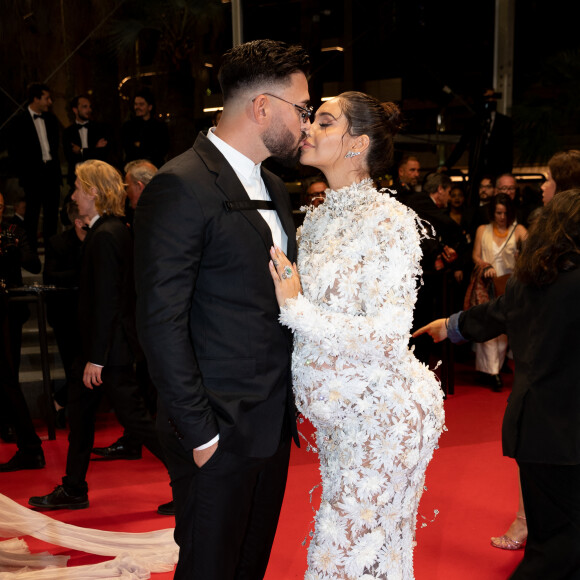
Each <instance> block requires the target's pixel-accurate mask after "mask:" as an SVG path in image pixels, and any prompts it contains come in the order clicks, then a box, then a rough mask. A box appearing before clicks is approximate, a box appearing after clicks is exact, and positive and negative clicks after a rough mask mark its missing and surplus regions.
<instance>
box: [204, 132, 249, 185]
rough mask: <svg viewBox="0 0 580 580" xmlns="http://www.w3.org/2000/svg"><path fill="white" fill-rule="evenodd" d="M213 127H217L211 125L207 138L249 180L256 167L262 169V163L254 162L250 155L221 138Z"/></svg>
mask: <svg viewBox="0 0 580 580" xmlns="http://www.w3.org/2000/svg"><path fill="white" fill-rule="evenodd" d="M213 129H215V127H211V128H210V130H209V131H208V132H207V138H208V139H209V140H210V141H211V142H212V143H213V144H214V145H215V146H216V148H217V149H218V150H219V152H220V153H221V154H222V155H223V156H224V157H225V158H226V159H227V161H228V163H229V164H230V165H231V166H232V167H233V168H234V169H235V170H236V171H238V172H239V173H241V174H242V175H243V176H244V178H246V179H247V180H248V181H249V180H250V178H251V176H252V173H253V172H254V171H255V168H256V167H257V168H258V172H259V171H260V167H261V163H258V164H257V165H256V164H254V162H253V161H252V160H251V159H250V158H249V157H246V156H245V155H244V154H243V153H240V152H239V151H238V150H237V149H234V148H233V147H232V146H231V145H229V144H228V143H226V142H225V141H224V140H223V139H220V138H219V137H218V136H217V135H216V134H215V133H214V131H213Z"/></svg>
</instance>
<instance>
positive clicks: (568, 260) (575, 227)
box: [514, 189, 580, 287]
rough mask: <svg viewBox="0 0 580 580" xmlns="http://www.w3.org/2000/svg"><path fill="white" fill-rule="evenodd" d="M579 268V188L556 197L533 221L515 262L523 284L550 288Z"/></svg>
mask: <svg viewBox="0 0 580 580" xmlns="http://www.w3.org/2000/svg"><path fill="white" fill-rule="evenodd" d="M577 265H580V189H570V190H568V191H563V192H562V193H559V194H558V195H556V196H554V198H553V199H552V201H551V202H550V203H548V204H547V205H546V206H545V207H544V208H543V209H542V212H541V214H540V216H539V217H538V219H537V220H536V221H535V222H534V224H533V225H532V227H531V228H530V230H529V232H528V237H527V239H526V241H525V242H524V245H523V248H522V252H521V254H520V256H519V257H518V260H517V262H516V267H515V270H514V275H515V276H516V278H517V279H518V280H519V281H520V282H523V283H524V284H531V285H534V286H539V287H541V286H547V285H548V284H552V283H553V282H554V281H555V280H556V278H557V277H558V274H559V273H560V272H565V271H567V270H572V269H574V268H576V267H577Z"/></svg>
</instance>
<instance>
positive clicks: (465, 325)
mask: <svg viewBox="0 0 580 580" xmlns="http://www.w3.org/2000/svg"><path fill="white" fill-rule="evenodd" d="M508 284H511V281H510V282H509V283H508ZM506 292H507V289H506ZM459 332H461V334H462V335H463V337H464V338H465V339H466V340H472V341H474V342H486V341H488V340H491V339H492V338H496V337H497V336H499V335H500V334H505V333H506V304H505V294H504V295H502V296H500V297H499V298H496V299H495V300H491V301H490V302H485V303H484V304H479V305H478V306H474V307H473V308H470V309H469V310H466V311H465V312H462V313H461V315H460V317H459Z"/></svg>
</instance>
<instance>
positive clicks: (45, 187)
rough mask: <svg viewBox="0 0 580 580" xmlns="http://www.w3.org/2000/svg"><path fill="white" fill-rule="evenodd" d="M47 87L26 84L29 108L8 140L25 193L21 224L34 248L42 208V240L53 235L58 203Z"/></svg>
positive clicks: (55, 129) (55, 134) (54, 127)
mask: <svg viewBox="0 0 580 580" xmlns="http://www.w3.org/2000/svg"><path fill="white" fill-rule="evenodd" d="M51 106H52V98H51V96H50V89H49V88H48V87H47V86H46V85H44V84H41V83H32V84H30V85H29V86H28V107H27V109H26V110H25V111H21V112H20V113H19V114H18V115H17V116H16V118H15V119H14V121H13V122H12V125H11V135H10V140H9V143H8V147H9V152H10V156H11V158H12V162H13V164H14V169H15V171H16V174H17V175H18V178H19V182H20V186H21V187H22V189H24V192H25V193H26V216H25V218H24V225H25V229H26V233H27V236H28V239H29V241H30V243H31V244H32V245H33V246H34V247H36V243H37V230H38V221H39V217H40V210H41V208H42V213H43V218H42V223H43V227H42V231H43V235H44V240H45V241H46V240H48V239H49V238H50V237H51V236H52V235H54V234H56V227H57V223H58V205H59V203H60V184H61V173H60V163H59V160H58V143H59V126H58V120H57V118H56V117H55V116H54V115H53V114H52V113H51V112H50V107H51Z"/></svg>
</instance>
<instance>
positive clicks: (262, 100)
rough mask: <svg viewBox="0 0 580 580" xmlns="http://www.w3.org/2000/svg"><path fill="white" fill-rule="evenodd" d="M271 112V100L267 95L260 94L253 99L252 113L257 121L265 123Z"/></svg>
mask: <svg viewBox="0 0 580 580" xmlns="http://www.w3.org/2000/svg"><path fill="white" fill-rule="evenodd" d="M271 114H272V111H271V108H270V101H269V99H268V97H267V96H266V95H258V96H257V97H255V98H254V99H252V115H253V119H254V121H255V122H256V123H258V124H260V125H262V124H264V123H265V122H266V121H267V120H269V117H270V116H271Z"/></svg>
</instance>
